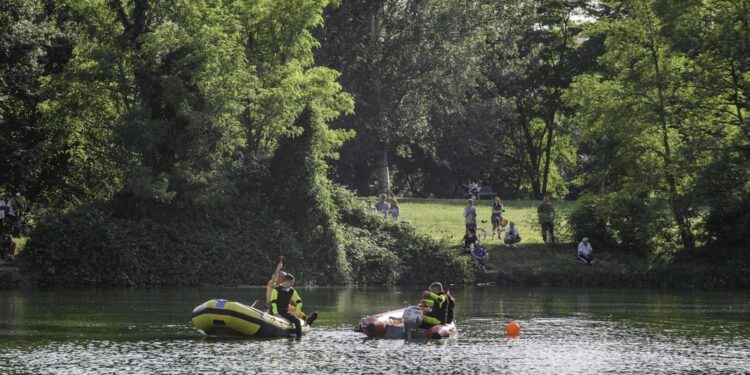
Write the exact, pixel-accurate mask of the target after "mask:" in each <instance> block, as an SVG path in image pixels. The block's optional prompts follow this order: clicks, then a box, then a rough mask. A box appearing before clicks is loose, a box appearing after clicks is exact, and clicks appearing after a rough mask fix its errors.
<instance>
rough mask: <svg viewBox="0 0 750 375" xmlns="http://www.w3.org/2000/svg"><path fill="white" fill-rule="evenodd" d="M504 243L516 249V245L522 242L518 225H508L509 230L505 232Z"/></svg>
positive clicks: (511, 223)
mask: <svg viewBox="0 0 750 375" xmlns="http://www.w3.org/2000/svg"><path fill="white" fill-rule="evenodd" d="M503 242H505V246H508V247H516V244H517V243H519V242H521V232H519V231H518V228H516V224H515V223H513V222H512V221H511V222H510V223H508V230H506V231H505V236H504V237H503Z"/></svg>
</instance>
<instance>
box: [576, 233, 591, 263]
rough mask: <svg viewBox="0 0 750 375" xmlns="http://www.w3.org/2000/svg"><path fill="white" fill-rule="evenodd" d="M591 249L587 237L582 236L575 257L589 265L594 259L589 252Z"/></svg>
mask: <svg viewBox="0 0 750 375" xmlns="http://www.w3.org/2000/svg"><path fill="white" fill-rule="evenodd" d="M593 251H594V250H593V249H592V248H591V243H590V242H589V239H588V237H583V240H581V242H580V243H579V244H578V254H577V255H576V258H577V259H578V260H580V261H581V262H583V263H585V264H586V265H589V266H590V265H591V262H593V261H594V255H593V254H591V253H592V252H593Z"/></svg>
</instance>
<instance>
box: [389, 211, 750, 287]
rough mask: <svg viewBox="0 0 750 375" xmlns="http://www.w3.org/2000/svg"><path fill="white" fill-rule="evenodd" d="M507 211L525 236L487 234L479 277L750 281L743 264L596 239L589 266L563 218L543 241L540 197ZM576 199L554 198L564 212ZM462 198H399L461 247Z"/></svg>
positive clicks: (698, 283)
mask: <svg viewBox="0 0 750 375" xmlns="http://www.w3.org/2000/svg"><path fill="white" fill-rule="evenodd" d="M503 203H504V204H505V209H506V212H505V217H506V218H508V219H509V220H511V221H514V222H515V223H516V225H517V226H518V227H519V229H520V232H521V237H522V238H523V241H522V243H521V244H519V245H518V247H517V248H508V247H506V246H504V245H503V244H502V243H501V241H500V240H498V239H489V238H488V239H487V240H486V241H484V246H485V248H486V249H487V251H488V253H489V254H490V257H489V260H488V265H489V270H488V272H486V273H485V275H484V277H483V279H481V280H480V281H485V282H496V283H500V284H505V285H548V286H611V287H725V286H730V287H743V286H744V287H746V286H748V285H750V272H748V269H747V266H746V265H744V264H706V263H704V262H702V261H700V260H691V259H682V260H680V261H677V262H673V263H662V262H652V261H649V259H647V257H645V256H643V255H636V254H634V253H629V252H625V251H621V250H616V249H607V248H603V247H600V246H597V244H596V243H594V244H593V247H594V255H595V258H596V260H595V263H594V265H593V266H591V267H588V266H585V265H583V264H582V263H580V262H578V261H577V260H576V259H575V253H576V246H577V241H575V240H574V239H572V238H570V237H569V235H568V234H567V229H566V223H565V221H564V220H561V222H560V223H559V224H558V232H559V240H560V241H559V242H560V243H559V244H557V245H549V244H544V243H543V242H542V238H541V232H540V229H539V224H538V223H537V216H536V207H537V205H538V204H539V202H538V201H527V200H522V201H506V202H503ZM574 204H575V203H574V202H561V201H557V202H554V205H555V207H556V209H557V212H558V214H560V215H559V216H561V217H565V216H567V213H568V212H569V211H570V210H571V209H572V207H573V205H574ZM464 205H465V201H464V200H438V199H401V200H399V206H400V208H401V219H402V220H408V221H409V222H410V223H411V225H413V226H414V227H415V229H416V231H417V232H420V233H425V234H429V235H430V236H432V237H434V238H438V239H439V238H443V239H446V240H447V241H448V242H449V243H452V244H455V247H456V249H458V248H459V244H460V242H461V238H462V236H463V233H464V223H463V216H462V208H463V206H464ZM489 205H490V202H489V201H480V202H478V203H477V208H478V209H477V211H478V214H479V218H480V219H481V220H488V223H486V224H480V226H482V225H484V226H486V227H487V228H488V229H491V225H490V224H489V217H490V207H489Z"/></svg>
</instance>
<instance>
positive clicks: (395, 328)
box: [357, 306, 458, 339]
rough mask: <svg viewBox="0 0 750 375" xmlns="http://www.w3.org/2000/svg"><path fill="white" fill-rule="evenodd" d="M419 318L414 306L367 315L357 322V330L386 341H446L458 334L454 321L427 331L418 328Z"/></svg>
mask: <svg viewBox="0 0 750 375" xmlns="http://www.w3.org/2000/svg"><path fill="white" fill-rule="evenodd" d="M421 316H422V313H421V310H420V309H419V308H418V307H416V306H412V307H408V308H406V309H400V310H393V311H388V312H384V313H380V314H377V315H368V316H366V317H364V318H362V319H361V320H360V321H359V325H358V326H357V330H358V331H361V332H362V333H364V334H365V335H367V336H368V337H378V338H386V339H405V338H410V339H446V338H450V337H453V336H455V335H456V333H458V331H457V330H456V322H455V321H453V322H451V323H449V324H440V325H437V326H433V327H431V328H430V329H428V330H424V329H421V328H418V327H419V325H420V324H421V322H422V319H421ZM407 321H408V322H407ZM405 322H406V323H407V324H404V323H405Z"/></svg>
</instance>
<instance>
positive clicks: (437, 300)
mask: <svg viewBox="0 0 750 375" xmlns="http://www.w3.org/2000/svg"><path fill="white" fill-rule="evenodd" d="M454 305H455V304H454V302H453V298H451V297H450V295H449V294H446V293H445V291H444V290H443V284H440V283H439V282H437V281H436V282H434V283H432V284H430V288H429V289H428V290H426V291H424V292H423V293H422V301H421V302H420V306H422V307H423V308H426V309H427V311H426V312H424V313H423V317H422V325H421V326H420V327H419V328H422V329H430V328H432V327H433V326H436V325H439V324H448V323H451V322H452V321H453V307H454Z"/></svg>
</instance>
